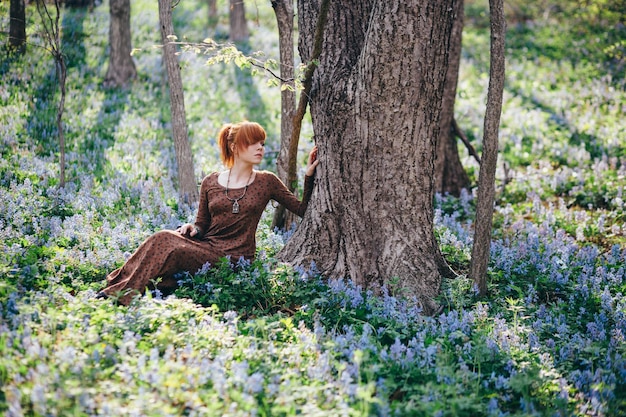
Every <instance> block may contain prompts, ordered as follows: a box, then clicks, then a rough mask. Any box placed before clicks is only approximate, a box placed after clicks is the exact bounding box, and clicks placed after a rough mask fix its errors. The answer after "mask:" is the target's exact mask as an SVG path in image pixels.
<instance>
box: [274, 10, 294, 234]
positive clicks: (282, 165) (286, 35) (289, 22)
mask: <svg viewBox="0 0 626 417" xmlns="http://www.w3.org/2000/svg"><path fill="white" fill-rule="evenodd" d="M272 7H273V8H274V13H275V14H276V21H277V23H278V48H279V51H280V78H281V79H282V80H283V81H282V83H281V86H285V85H286V86H287V87H289V88H283V89H282V90H281V93H280V106H281V112H280V150H279V153H278V158H277V160H276V173H277V175H278V177H279V178H280V179H281V180H282V181H283V182H284V183H285V184H287V183H288V172H289V144H290V141H291V135H292V131H293V118H294V115H295V112H296V92H295V90H294V88H295V82H294V56H293V46H294V43H293V29H294V20H293V19H294V14H293V12H294V8H293V0H273V1H272ZM295 221H297V219H296V217H295V216H294V215H293V214H291V213H289V212H287V211H286V210H285V208H284V207H283V206H278V207H276V210H275V211H274V219H273V221H272V229H274V228H276V227H277V228H279V229H284V228H286V229H289V228H290V227H291V224H293V223H294V222H295Z"/></svg>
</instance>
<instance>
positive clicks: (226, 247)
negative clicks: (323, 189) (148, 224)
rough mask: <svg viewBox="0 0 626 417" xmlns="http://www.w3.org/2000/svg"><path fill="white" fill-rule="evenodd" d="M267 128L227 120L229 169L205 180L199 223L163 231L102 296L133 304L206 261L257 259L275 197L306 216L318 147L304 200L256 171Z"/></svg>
mask: <svg viewBox="0 0 626 417" xmlns="http://www.w3.org/2000/svg"><path fill="white" fill-rule="evenodd" d="M265 136H266V134H265V130H264V129H263V128H262V127H261V126H260V125H259V124H258V123H254V122H241V123H236V124H227V125H224V126H223V127H222V129H221V130H220V132H219V134H218V144H219V146H220V151H221V158H222V162H223V163H224V165H225V166H226V167H227V168H228V170H227V171H224V172H221V173H218V172H215V173H212V174H210V175H208V176H206V177H205V178H204V179H203V180H202V185H201V186H200V204H199V206H198V213H197V216H196V221H195V223H193V224H190V223H187V224H185V225H183V226H181V227H180V228H178V229H177V230H175V231H173V230H163V231H160V232H157V233H155V234H154V235H152V236H150V237H149V238H148V239H146V240H145V241H144V242H143V243H142V244H141V246H139V248H138V249H137V251H136V252H135V253H134V254H133V255H132V256H131V257H130V258H128V260H127V261H126V263H125V264H124V265H123V266H122V267H121V268H119V269H116V270H115V271H113V272H111V273H110V274H109V275H108V276H107V278H106V279H107V286H106V288H105V289H104V290H102V291H100V292H99V293H98V297H99V298H104V297H114V298H116V299H117V301H118V302H119V303H120V304H123V305H128V304H129V303H130V301H131V300H132V298H133V297H134V296H136V295H139V294H143V293H144V291H145V289H146V288H147V287H148V286H151V287H153V285H154V282H155V281H157V278H159V279H160V281H159V282H158V283H157V284H156V288H157V289H159V290H161V291H165V292H171V291H172V290H174V289H175V288H176V286H177V280H176V279H175V278H174V275H175V274H176V273H179V272H183V271H189V272H195V271H197V270H198V269H200V268H201V267H202V266H203V265H204V264H205V263H206V262H209V263H210V264H211V265H215V264H216V263H217V262H218V260H219V259H220V258H223V257H226V256H230V258H231V259H233V260H238V259H239V258H240V257H244V258H245V259H249V260H251V259H253V258H254V255H255V251H256V240H255V235H256V228H257V225H258V223H259V220H260V219H261V215H262V214H263V211H264V210H265V207H266V206H267V203H268V202H269V201H270V200H275V201H277V202H278V203H280V204H282V205H283V206H285V207H286V208H287V209H288V210H289V211H292V212H293V213H295V214H297V215H299V216H302V215H304V212H305V211H306V208H307V205H308V202H309V198H310V197H311V192H312V190H313V175H314V174H315V168H316V167H317V164H318V162H319V161H318V160H317V147H314V148H313V150H312V151H311V152H310V153H309V160H308V164H307V168H306V176H305V180H304V195H303V198H302V201H298V199H297V198H296V197H295V196H294V195H293V193H291V192H290V191H289V190H288V189H287V187H285V185H284V184H283V183H282V182H281V180H280V179H279V178H278V177H277V176H276V175H274V174H273V173H271V172H268V171H256V170H255V169H254V165H257V164H259V163H260V162H261V160H262V159H263V155H264V153H265V148H264V146H265Z"/></svg>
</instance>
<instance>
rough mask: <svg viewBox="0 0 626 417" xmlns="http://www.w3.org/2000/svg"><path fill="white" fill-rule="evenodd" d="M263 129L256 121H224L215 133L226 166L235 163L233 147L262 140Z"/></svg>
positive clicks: (238, 147) (228, 166)
mask: <svg viewBox="0 0 626 417" xmlns="http://www.w3.org/2000/svg"><path fill="white" fill-rule="evenodd" d="M265 137H266V134H265V129H263V127H261V125H260V124H258V123H256V122H239V123H234V124H233V123H226V124H225V125H224V126H222V128H221V129H220V132H219V133H218V134H217V143H218V145H219V147H220V151H221V157H222V162H223V163H224V165H226V167H227V168H232V166H233V165H234V164H235V152H234V150H235V149H242V148H244V147H247V146H250V145H254V144H255V143H258V142H261V141H264V140H265Z"/></svg>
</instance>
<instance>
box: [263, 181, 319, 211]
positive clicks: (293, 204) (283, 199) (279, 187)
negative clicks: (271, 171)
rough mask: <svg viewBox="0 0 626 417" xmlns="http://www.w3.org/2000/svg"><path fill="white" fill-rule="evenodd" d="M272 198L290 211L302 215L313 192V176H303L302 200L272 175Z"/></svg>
mask: <svg viewBox="0 0 626 417" xmlns="http://www.w3.org/2000/svg"><path fill="white" fill-rule="evenodd" d="M272 177H273V178H272V180H273V183H272V199H273V200H275V201H277V202H278V203H280V204H282V205H283V206H285V208H286V209H287V210H289V211H291V212H292V213H294V214H296V215H298V216H300V217H302V216H304V213H305V212H306V209H307V207H308V205H309V200H310V199H311V194H313V184H314V182H315V178H314V177H309V176H305V177H304V191H303V193H302V200H301V201H300V200H298V198H297V197H296V196H295V195H294V194H293V193H292V192H291V191H289V189H288V188H287V187H286V186H285V184H284V183H283V182H282V181H281V180H280V179H279V178H278V177H277V176H276V175H272Z"/></svg>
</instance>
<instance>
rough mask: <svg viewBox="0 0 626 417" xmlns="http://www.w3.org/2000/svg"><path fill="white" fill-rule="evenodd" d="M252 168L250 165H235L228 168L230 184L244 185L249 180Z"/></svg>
mask: <svg viewBox="0 0 626 417" xmlns="http://www.w3.org/2000/svg"><path fill="white" fill-rule="evenodd" d="M253 171H254V166H253V165H252V164H245V163H237V162H235V164H234V165H233V166H232V167H231V168H230V173H229V176H230V183H231V184H243V185H246V184H247V183H248V180H250V179H251V177H252V173H253Z"/></svg>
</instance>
